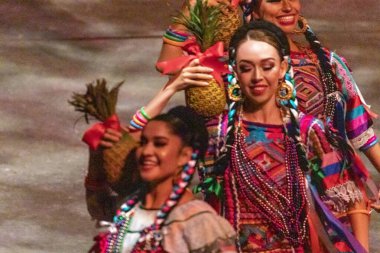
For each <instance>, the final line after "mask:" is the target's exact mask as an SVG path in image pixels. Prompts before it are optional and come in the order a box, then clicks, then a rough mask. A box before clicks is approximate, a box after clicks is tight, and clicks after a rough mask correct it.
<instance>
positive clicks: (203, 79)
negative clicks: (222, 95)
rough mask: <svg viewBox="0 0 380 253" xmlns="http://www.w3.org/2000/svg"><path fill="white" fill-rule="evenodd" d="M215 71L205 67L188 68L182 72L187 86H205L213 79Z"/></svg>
mask: <svg viewBox="0 0 380 253" xmlns="http://www.w3.org/2000/svg"><path fill="white" fill-rule="evenodd" d="M212 71H213V69H212V68H209V67H204V66H200V65H197V66H190V65H189V66H188V67H186V68H184V69H183V71H182V75H181V76H182V79H183V82H184V83H186V84H187V85H197V86H199V85H200V86H205V85H208V82H209V81H210V80H211V79H212V78H213V76H212V75H211V73H212Z"/></svg>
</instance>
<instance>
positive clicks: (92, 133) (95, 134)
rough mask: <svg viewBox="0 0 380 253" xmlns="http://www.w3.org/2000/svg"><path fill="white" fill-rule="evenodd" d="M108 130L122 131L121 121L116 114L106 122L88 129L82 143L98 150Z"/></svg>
mask: <svg viewBox="0 0 380 253" xmlns="http://www.w3.org/2000/svg"><path fill="white" fill-rule="evenodd" d="M107 128H111V129H115V130H120V121H119V118H118V117H117V115H116V114H114V115H112V116H111V117H109V118H108V119H106V120H105V121H104V122H101V123H96V124H94V125H93V126H92V127H90V128H89V129H87V131H86V132H85V133H84V135H83V137H82V141H83V142H85V143H87V145H88V146H89V147H90V148H91V149H92V150H96V149H97V148H98V147H99V144H100V141H101V139H102V137H103V136H104V134H105V132H106V129H107Z"/></svg>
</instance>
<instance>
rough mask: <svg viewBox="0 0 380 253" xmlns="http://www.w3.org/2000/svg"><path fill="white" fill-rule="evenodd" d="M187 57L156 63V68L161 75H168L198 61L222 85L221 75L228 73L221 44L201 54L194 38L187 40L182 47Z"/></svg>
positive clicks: (218, 43)
mask: <svg viewBox="0 0 380 253" xmlns="http://www.w3.org/2000/svg"><path fill="white" fill-rule="evenodd" d="M183 50H184V51H186V52H187V53H188V54H189V55H184V56H180V57H177V58H174V59H170V60H167V61H161V62H158V63H157V67H158V68H160V69H162V73H163V74H170V73H175V72H178V71H180V70H181V69H182V68H184V67H186V66H187V65H188V64H189V63H190V62H191V61H192V60H194V59H199V63H200V64H201V65H202V66H206V67H209V68H212V69H213V70H214V71H213V72H212V73H211V75H212V76H213V77H214V78H215V80H216V81H217V82H218V83H219V84H222V83H223V80H222V77H221V75H222V74H224V73H227V72H228V69H227V65H226V64H225V60H224V59H223V57H224V56H225V53H224V48H223V43H222V42H220V41H219V42H217V43H215V44H214V45H213V46H211V47H209V48H208V49H207V50H206V51H204V52H203V53H202V51H201V48H200V47H199V45H198V44H197V43H196V41H195V38H192V39H189V42H188V43H187V44H186V45H185V46H184V47H183Z"/></svg>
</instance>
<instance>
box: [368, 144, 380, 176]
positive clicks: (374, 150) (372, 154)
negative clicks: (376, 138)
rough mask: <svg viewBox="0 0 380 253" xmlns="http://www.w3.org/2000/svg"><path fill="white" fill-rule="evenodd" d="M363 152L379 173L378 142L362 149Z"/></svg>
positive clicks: (379, 153)
mask: <svg viewBox="0 0 380 253" xmlns="http://www.w3.org/2000/svg"><path fill="white" fill-rule="evenodd" d="M364 154H365V155H366V156H367V158H368V159H369V160H370V161H371V163H372V165H373V166H374V167H375V168H376V170H377V171H378V172H379V173H380V144H379V143H376V144H375V145H373V146H372V147H370V148H368V149H367V150H365V151H364Z"/></svg>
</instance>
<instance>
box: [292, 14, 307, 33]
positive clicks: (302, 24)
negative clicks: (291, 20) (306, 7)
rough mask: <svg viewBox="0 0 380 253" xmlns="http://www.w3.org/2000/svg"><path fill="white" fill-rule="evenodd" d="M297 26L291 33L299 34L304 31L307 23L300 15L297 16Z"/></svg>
mask: <svg viewBox="0 0 380 253" xmlns="http://www.w3.org/2000/svg"><path fill="white" fill-rule="evenodd" d="M298 26H299V28H300V29H298V30H297V29H294V31H293V34H301V33H305V32H306V30H307V26H308V23H307V20H306V18H304V17H303V16H301V15H300V16H299V17H298Z"/></svg>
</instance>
